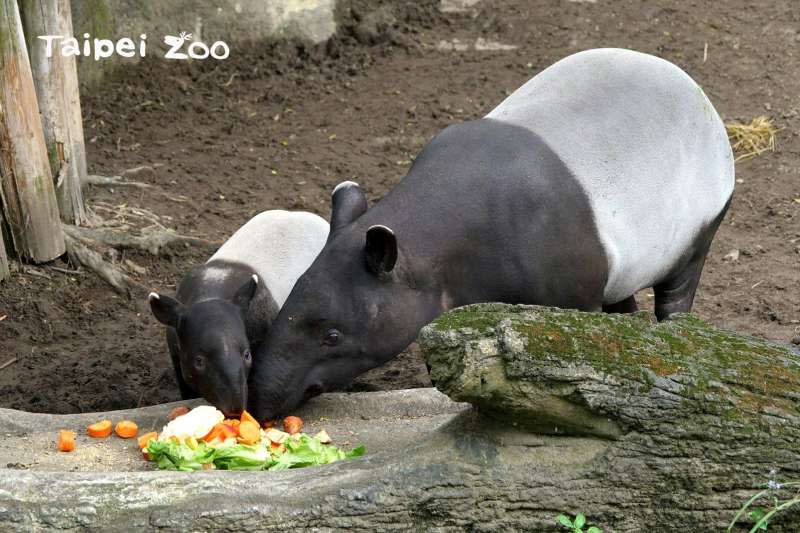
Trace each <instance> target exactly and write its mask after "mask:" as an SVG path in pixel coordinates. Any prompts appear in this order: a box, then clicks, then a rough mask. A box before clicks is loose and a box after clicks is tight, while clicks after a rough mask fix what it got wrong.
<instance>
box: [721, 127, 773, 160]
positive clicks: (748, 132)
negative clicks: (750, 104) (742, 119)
mask: <svg viewBox="0 0 800 533" xmlns="http://www.w3.org/2000/svg"><path fill="white" fill-rule="evenodd" d="M725 129H726V130H727V131H728V138H729V139H730V141H731V147H732V148H733V153H734V154H736V159H735V160H736V161H743V160H745V159H750V158H751V157H755V156H757V155H761V154H763V153H764V152H774V151H775V134H776V133H778V131H780V130H779V129H778V128H776V127H775V125H774V124H773V123H772V120H771V119H769V118H768V117H765V116H760V117H756V118H754V119H753V120H751V121H750V123H749V124H742V123H739V122H729V123H727V124H725Z"/></svg>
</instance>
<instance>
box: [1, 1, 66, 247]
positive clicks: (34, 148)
mask: <svg viewBox="0 0 800 533" xmlns="http://www.w3.org/2000/svg"><path fill="white" fill-rule="evenodd" d="M0 85H1V86H0V177H1V178H2V189H1V190H2V199H3V209H4V213H5V217H6V220H7V221H8V224H9V226H10V227H11V234H12V238H13V241H14V247H15V248H16V250H17V253H18V254H19V255H20V256H21V257H24V258H28V259H31V260H33V261H36V262H44V261H50V260H52V259H54V258H56V257H58V256H60V255H62V254H63V253H64V237H63V234H62V232H61V221H60V220H59V217H58V205H57V203H56V197H55V192H54V189H53V175H52V173H51V171H50V163H49V161H48V158H47V148H46V146H45V142H44V133H43V132H42V122H41V119H40V118H39V106H38V104H37V102H36V91H35V89H34V87H33V78H32V76H31V69H30V64H29V62H28V52H27V50H26V48H25V38H24V34H23V31H22V23H21V20H20V16H19V10H18V9H17V4H16V1H15V0H0Z"/></svg>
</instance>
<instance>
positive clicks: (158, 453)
mask: <svg viewBox="0 0 800 533" xmlns="http://www.w3.org/2000/svg"><path fill="white" fill-rule="evenodd" d="M170 420H171V421H170V422H169V423H168V424H167V425H166V426H164V428H163V429H162V430H161V433H160V434H159V433H156V432H155V431H152V432H150V433H145V434H144V435H142V436H140V437H139V438H138V439H137V442H138V445H139V449H140V450H141V452H142V454H143V455H144V458H145V459H147V460H148V461H153V462H155V463H156V464H157V465H158V468H160V469H163V470H212V469H219V470H285V469H287V468H302V467H304V466H313V465H323V464H327V463H333V462H334V461H340V460H342V459H350V458H352V457H360V456H361V455H364V447H363V446H358V447H356V448H354V449H352V450H350V451H349V452H345V451H343V450H341V449H339V448H337V447H336V446H334V445H333V444H331V438H330V436H328V434H327V433H326V432H325V430H322V431H320V432H319V433H317V434H316V435H314V436H313V437H312V436H309V435H306V434H305V433H301V430H302V429H303V421H302V420H301V419H300V418H298V417H296V416H287V417H286V418H285V419H284V420H283V429H284V430H285V431H280V430H278V429H276V428H274V427H267V428H265V429H262V428H261V426H260V425H259V424H258V421H257V420H256V419H255V418H253V417H252V416H251V415H250V414H249V413H248V412H247V411H245V412H243V413H242V415H241V417H239V418H238V419H226V418H225V416H224V415H223V414H222V413H221V412H220V411H218V410H217V409H215V408H214V407H210V406H207V405H201V406H199V407H195V408H194V409H192V410H191V411H190V410H189V409H188V408H186V407H176V408H175V409H173V410H172V412H171V413H170ZM111 430H112V423H111V421H110V420H102V421H100V422H97V423H95V424H92V425H90V426H89V427H88V428H87V429H86V433H87V434H88V435H89V436H90V437H93V438H99V439H102V438H106V437H108V436H109V435H111ZM114 431H115V433H116V434H117V436H119V437H120V438H124V439H130V438H133V437H135V436H136V434H137V432H138V427H137V426H136V424H135V423H134V422H132V421H130V420H123V421H121V422H118V423H117V425H116V427H115V428H114ZM57 446H58V449H59V450H60V451H62V452H71V451H73V450H75V432H74V431H70V430H61V431H60V432H59V437H58V442H57Z"/></svg>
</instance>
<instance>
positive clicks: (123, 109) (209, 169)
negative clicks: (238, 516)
mask: <svg viewBox="0 0 800 533" xmlns="http://www.w3.org/2000/svg"><path fill="white" fill-rule="evenodd" d="M368 4H371V5H373V7H371V8H369V9H371V10H374V9H376V8H375V5H376V4H374V3H369V2H363V3H362V2H354V3H353V5H354V6H355V7H354V8H353V11H352V12H350V11H348V12H347V13H344V14H343V15H342V20H343V30H342V32H341V35H340V36H339V37H337V38H335V39H334V40H333V41H331V42H330V43H328V44H326V45H323V46H317V47H306V46H302V45H298V44H285V43H284V44H263V43H261V44H238V45H236V46H234V49H233V53H232V55H231V57H230V58H229V59H228V60H226V61H223V62H216V63H208V62H205V63H204V62H195V63H183V64H175V63H169V62H166V61H164V60H162V59H155V60H148V61H145V62H143V63H140V64H138V65H135V66H131V67H129V68H125V69H124V71H122V72H121V73H120V74H119V75H118V76H117V77H115V78H114V79H112V80H109V81H108V83H107V84H106V85H105V86H104V87H103V88H102V89H100V90H93V91H88V90H84V92H83V95H82V96H83V108H84V119H85V132H86V139H87V143H88V144H87V149H88V154H89V164H90V169H91V172H92V173H95V174H103V175H113V174H119V173H121V172H122V171H124V170H126V169H131V168H136V167H142V166H147V167H149V168H147V169H145V170H144V171H141V172H139V173H137V174H136V176H135V179H137V180H140V181H142V182H145V183H147V184H149V185H152V186H153V187H151V188H147V189H142V188H115V189H109V188H91V189H90V190H89V191H88V197H89V201H90V203H91V204H92V205H94V206H95V207H96V211H97V213H98V214H99V215H101V216H106V217H110V216H114V212H115V211H116V212H117V213H124V212H125V209H128V208H130V207H138V208H145V209H148V210H150V211H152V212H153V213H155V214H156V215H158V216H159V217H161V220H162V222H163V223H164V224H165V225H167V226H170V227H173V228H175V229H176V230H177V231H179V232H181V233H184V234H188V235H193V236H198V237H202V238H205V239H211V240H215V241H222V240H224V239H225V238H226V237H227V236H228V235H230V234H231V233H232V232H233V231H234V230H235V229H236V228H237V227H238V226H240V225H241V224H243V223H244V222H245V221H246V220H247V219H248V218H249V217H251V216H253V215H254V214H256V213H257V212H259V211H261V210H264V209H275V208H283V209H305V210H309V211H313V212H315V213H318V214H321V215H322V216H325V217H327V216H328V214H329V205H328V202H329V197H330V191H331V190H332V188H333V187H334V186H335V185H336V184H337V183H339V182H340V181H342V180H355V181H357V182H359V183H360V184H361V185H362V186H363V187H364V188H365V190H366V191H367V193H368V195H369V198H370V200H371V201H372V202H375V201H377V200H378V199H379V198H381V197H382V196H383V195H384V194H385V193H386V192H387V191H388V190H389V189H390V188H391V187H392V186H393V185H394V184H395V183H397V181H398V180H400V178H401V177H402V176H403V175H404V173H405V172H406V171H407V169H408V167H409V165H410V163H411V160H412V158H413V157H414V155H415V154H416V153H417V152H418V151H419V149H420V148H421V147H422V146H423V145H424V144H425V143H426V142H427V141H428V140H429V139H430V138H431V137H432V136H433V135H434V134H435V133H436V132H438V131H439V130H441V129H442V128H443V127H445V126H446V125H448V124H451V123H453V122H458V121H463V120H469V119H474V118H478V117H480V116H482V115H483V114H485V113H486V112H488V111H489V110H490V109H491V108H492V107H493V106H494V105H496V104H497V103H499V102H500V101H501V100H502V99H503V98H504V96H505V95H507V94H509V93H510V92H512V91H513V90H514V89H516V88H517V87H518V86H519V85H521V84H522V83H523V82H524V81H526V80H527V79H528V78H530V77H531V76H532V75H533V74H535V73H536V72H538V71H540V70H541V69H543V68H545V67H546V66H548V65H549V64H551V63H552V62H554V61H556V60H557V59H559V58H561V57H563V56H566V55H568V54H570V53H573V52H576V51H579V50H582V49H587V48H594V47H601V46H618V47H626V48H633V49H637V50H640V51H643V52H649V53H654V54H657V55H659V56H662V57H664V58H667V59H669V60H671V61H673V62H675V63H677V64H678V65H680V66H681V67H682V68H684V69H686V70H687V72H689V73H690V74H691V75H692V76H693V77H694V78H695V79H696V80H697V81H698V82H699V83H700V84H701V85H702V86H703V88H704V90H705V91H706V93H707V94H708V95H709V97H710V98H711V100H712V102H713V103H714V105H715V106H716V108H717V110H718V111H719V112H720V114H721V115H722V117H723V118H724V119H725V120H726V121H729V120H749V119H750V118H752V117H754V116H757V115H761V114H766V115H768V116H771V117H773V118H774V119H775V120H776V122H777V124H778V125H779V126H780V127H781V128H783V129H782V131H781V132H780V134H779V139H778V150H777V152H775V153H770V154H766V155H763V156H761V157H758V158H755V159H753V160H750V161H746V162H743V163H741V164H738V165H737V178H738V181H737V189H736V193H735V196H734V200H733V203H732V206H731V209H730V211H729V213H728V215H727V217H726V218H725V221H724V222H723V225H722V227H721V229H720V231H719V234H718V236H717V239H716V241H715V242H714V244H713V246H712V250H711V254H710V256H709V258H708V261H707V264H706V268H705V272H704V275H703V278H702V281H701V285H700V288H699V291H698V296H697V300H696V305H695V312H696V313H697V314H698V315H699V316H700V317H702V318H704V319H707V320H709V321H711V322H713V323H715V324H717V325H720V326H723V327H726V328H731V329H736V330H739V331H743V332H747V333H751V334H754V335H757V336H762V337H766V338H769V339H775V340H779V341H782V342H789V341H790V340H791V339H792V338H793V337H795V336H797V335H798V334H800V331H798V328H799V327H800V201H797V200H795V199H797V198H800V180H798V178H797V176H798V169H800V138H799V137H798V132H800V118H798V115H799V114H800V98H798V96H799V95H798V80H797V72H800V54H798V53H797V50H798V46H800V33H798V30H799V29H800V11H798V10H797V9H796V6H795V5H794V0H776V1H774V2H770V3H768V4H764V5H763V6H762V7H760V8H758V9H754V8H752V7H751V6H750V3H749V2H746V1H744V0H728V1H726V2H714V3H705V2H685V1H683V0H672V1H666V0H665V1H662V2H659V6H655V5H652V3H643V2H638V1H633V0H623V1H615V2H608V1H604V0H600V1H599V2H597V3H594V2H590V1H583V2H581V1H566V0H547V1H545V0H535V1H530V0H494V1H492V2H491V3H489V2H485V5H483V4H481V3H478V4H477V5H475V6H474V7H472V8H467V9H466V10H463V11H452V10H449V11H448V12H446V13H439V12H438V11H437V9H436V7H435V3H434V2H431V3H430V4H426V3H424V2H418V3H411V2H409V3H405V2H398V3H395V4H392V3H385V4H380V7H378V8H377V9H378V11H377V13H376V12H374V11H372V12H371V13H370V12H369V10H367V9H365V8H363V7H360V6H363V5H368ZM733 250H737V251H738V252H739V253H738V259H736V260H732V259H730V258H729V259H726V258H725V256H726V255H728V254H729V252H731V251H733ZM207 255H208V252H207V251H204V250H200V249H194V248H185V249H180V250H177V251H176V250H173V251H172V252H170V253H169V254H167V255H164V256H160V257H153V256H150V255H148V254H145V253H138V252H130V251H124V252H122V253H120V254H118V255H116V256H112V257H109V259H110V260H112V261H114V262H116V263H118V264H119V265H120V266H121V267H123V268H129V269H130V272H131V275H132V276H133V277H134V278H135V279H137V281H139V282H140V283H141V284H143V285H145V286H147V287H150V288H153V289H158V290H160V291H165V292H167V293H169V292H171V291H173V290H174V288H175V284H176V282H177V281H178V280H179V279H180V278H181V275H182V274H183V273H184V272H186V270H187V269H188V268H189V267H190V266H191V265H194V264H196V263H198V262H201V261H203V260H204V259H205V258H206V257H207ZM126 261H129V262H132V264H133V265H134V266H131V263H126ZM54 266H57V267H62V268H67V269H71V268H72V267H70V266H69V265H67V264H65V263H63V262H61V261H57V262H56V263H54ZM639 301H640V304H642V305H643V306H648V305H650V303H651V301H652V294H651V292H650V291H643V292H642V293H641V294H640V295H639ZM0 317H3V318H2V321H0V365H2V364H4V363H5V362H6V361H9V360H12V359H16V361H15V362H14V363H12V364H10V365H9V366H7V367H6V368H4V369H3V370H0V406H1V407H11V408H15V409H24V410H30V411H49V412H55V413H71V412H86V411H101V410H111V409H123V408H129V407H136V406H140V405H148V404H154V403H159V402H167V401H172V400H177V399H178V398H179V396H178V391H177V387H176V385H175V382H174V379H173V376H172V369H171V368H170V363H169V358H168V356H167V353H166V349H165V346H164V341H163V332H162V328H161V327H160V325H159V324H157V323H156V321H155V319H153V318H152V316H151V315H150V313H149V311H148V309H147V308H146V305H145V302H144V301H143V300H142V299H141V298H137V299H133V300H128V299H126V298H124V297H122V296H119V295H117V294H115V293H114V292H113V291H112V290H111V289H110V288H109V287H108V286H107V285H106V284H104V283H103V282H102V281H100V280H99V279H98V278H97V277H95V276H94V275H93V274H91V273H89V272H85V271H81V272H79V273H64V272H61V271H57V270H53V269H52V268H50V267H49V266H38V267H36V266H29V265H27V266H24V267H21V268H18V270H17V271H16V272H15V273H14V275H13V277H12V279H11V280H10V281H7V282H5V283H3V284H2V286H0ZM427 383H428V381H427V374H426V372H425V367H424V365H423V364H422V362H421V360H420V359H419V356H418V355H417V354H415V353H413V352H412V353H409V354H406V355H404V356H403V357H401V358H399V359H398V360H396V361H394V362H393V363H391V364H389V365H387V366H386V367H384V368H382V369H377V370H376V371H373V372H371V373H370V374H369V375H366V376H363V377H362V378H361V379H360V380H359V381H358V382H357V384H356V385H355V387H356V388H359V389H386V388H403V387H416V386H424V385H426V384H427Z"/></svg>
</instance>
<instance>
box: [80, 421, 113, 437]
mask: <svg viewBox="0 0 800 533" xmlns="http://www.w3.org/2000/svg"><path fill="white" fill-rule="evenodd" d="M86 433H87V434H88V435H89V436H90V437H92V438H93V439H104V438H106V437H108V436H109V435H111V420H101V421H100V422H95V423H94V424H92V425H91V426H89V427H88V428H86Z"/></svg>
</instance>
